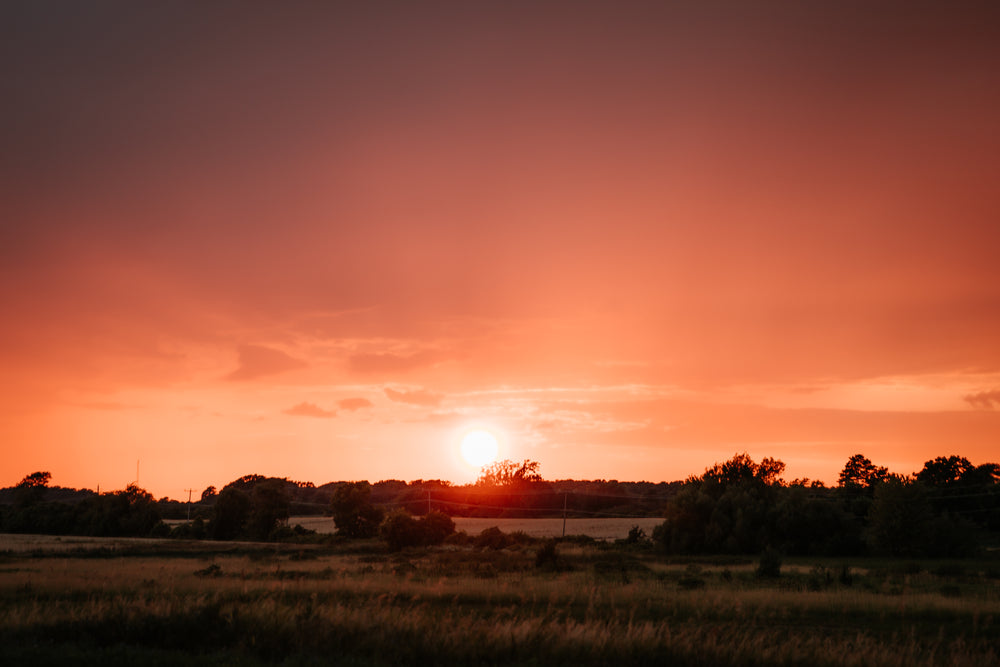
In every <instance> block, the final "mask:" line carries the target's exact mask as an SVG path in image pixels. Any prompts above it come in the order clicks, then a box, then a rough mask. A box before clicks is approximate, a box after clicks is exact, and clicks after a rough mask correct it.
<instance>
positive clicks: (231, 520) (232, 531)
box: [208, 486, 250, 540]
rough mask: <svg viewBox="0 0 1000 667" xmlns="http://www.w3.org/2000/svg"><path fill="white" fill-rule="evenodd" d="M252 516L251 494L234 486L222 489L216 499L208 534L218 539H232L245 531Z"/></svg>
mask: <svg viewBox="0 0 1000 667" xmlns="http://www.w3.org/2000/svg"><path fill="white" fill-rule="evenodd" d="M249 516H250V496H249V494H247V493H246V492H245V491H241V490H240V489H238V488H236V487H232V486H227V487H226V488H224V489H222V492H221V493H220V494H219V496H218V498H217V499H216V501H215V508H214V515H213V516H212V520H211V522H209V524H208V534H209V535H211V536H212V538H213V539H216V540H231V539H233V538H236V537H238V536H240V535H241V534H242V533H243V530H244V525H245V524H246V521H247V517H249Z"/></svg>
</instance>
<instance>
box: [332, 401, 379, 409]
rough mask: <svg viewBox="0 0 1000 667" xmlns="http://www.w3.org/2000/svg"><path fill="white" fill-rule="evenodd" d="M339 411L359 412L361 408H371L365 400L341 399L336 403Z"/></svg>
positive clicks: (369, 403) (370, 403)
mask: <svg viewBox="0 0 1000 667" xmlns="http://www.w3.org/2000/svg"><path fill="white" fill-rule="evenodd" d="M337 405H339V406H340V409H341V410H351V411H354V410H360V409H361V408H370V407H372V402H371V401H369V400H368V399H367V398H343V399H341V400H339V401H337Z"/></svg>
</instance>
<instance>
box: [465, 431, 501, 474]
mask: <svg viewBox="0 0 1000 667" xmlns="http://www.w3.org/2000/svg"><path fill="white" fill-rule="evenodd" d="M497 451H498V445H497V439H496V436H494V435H493V434H492V433H490V432H489V431H483V430H480V429H477V430H475V431H469V432H468V433H466V434H465V437H463V438H462V458H463V459H465V462H466V463H468V464H469V465H470V466H473V467H476V468H481V467H482V466H484V465H487V464H489V463H492V462H493V461H494V459H496V457H497Z"/></svg>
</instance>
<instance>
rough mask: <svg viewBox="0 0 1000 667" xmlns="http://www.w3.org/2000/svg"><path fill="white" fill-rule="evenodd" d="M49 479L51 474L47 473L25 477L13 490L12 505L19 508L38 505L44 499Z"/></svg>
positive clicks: (36, 473) (35, 473)
mask: <svg viewBox="0 0 1000 667" xmlns="http://www.w3.org/2000/svg"><path fill="white" fill-rule="evenodd" d="M51 479H52V473H48V472H33V473H31V474H30V475H27V476H26V477H25V478H24V479H22V480H21V481H20V483H18V485H17V487H16V488H15V489H14V503H15V504H16V505H18V506H19V507H28V506H31V505H35V504H37V503H40V502H41V501H42V499H43V498H44V497H45V491H46V490H47V489H48V486H49V480H51Z"/></svg>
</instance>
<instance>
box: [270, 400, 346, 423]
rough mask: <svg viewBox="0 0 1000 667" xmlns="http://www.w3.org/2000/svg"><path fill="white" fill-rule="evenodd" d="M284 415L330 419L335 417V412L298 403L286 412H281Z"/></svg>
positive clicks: (309, 404) (311, 404)
mask: <svg viewBox="0 0 1000 667" xmlns="http://www.w3.org/2000/svg"><path fill="white" fill-rule="evenodd" d="M282 412H283V413H285V414H286V415H291V416H293V417H324V418H327V419H329V418H330V417H336V416H337V413H336V411H332V410H324V409H323V408H321V407H319V406H318V405H316V404H315V403H305V402H303V403H299V404H298V405H296V406H295V407H292V408H288V409H287V410H282Z"/></svg>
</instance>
